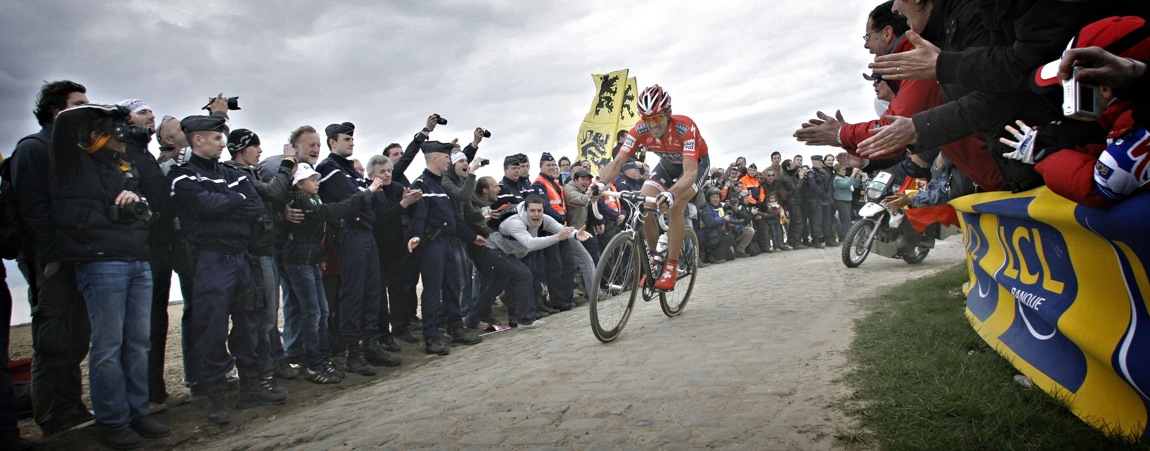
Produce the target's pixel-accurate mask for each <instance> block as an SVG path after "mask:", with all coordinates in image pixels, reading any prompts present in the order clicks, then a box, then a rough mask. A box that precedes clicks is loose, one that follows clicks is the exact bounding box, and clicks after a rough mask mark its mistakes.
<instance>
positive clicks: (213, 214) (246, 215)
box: [168, 154, 264, 251]
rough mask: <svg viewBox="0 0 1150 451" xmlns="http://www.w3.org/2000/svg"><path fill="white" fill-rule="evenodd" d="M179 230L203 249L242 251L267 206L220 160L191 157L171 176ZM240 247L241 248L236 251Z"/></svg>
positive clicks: (254, 190) (253, 188)
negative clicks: (254, 223) (253, 223)
mask: <svg viewBox="0 0 1150 451" xmlns="http://www.w3.org/2000/svg"><path fill="white" fill-rule="evenodd" d="M168 179H169V180H171V186H172V193H171V194H172V206H173V209H174V210H175V211H176V215H177V217H178V218H179V220H180V230H182V231H184V232H186V233H187V234H188V236H189V237H191V239H192V242H193V243H195V244H196V245H197V247H199V248H201V249H213V250H221V251H237V250H238V251H242V250H244V249H246V248H247V244H248V239H249V238H250V237H251V233H252V222H253V221H254V220H255V219H256V218H258V217H259V216H260V215H261V214H263V212H264V203H263V201H262V200H260V196H259V194H258V193H256V189H255V187H254V186H252V182H251V181H250V180H248V178H247V177H246V176H244V175H243V174H241V173H240V172H239V171H236V170H234V169H231V168H228V167H227V166H224V165H223V164H221V163H220V162H219V161H218V160H209V159H207V158H203V157H200V156H198V155H195V154H192V156H191V159H190V160H189V161H188V162H187V163H183V164H179V165H176V166H174V167H172V170H171V171H170V172H169V173H168ZM236 244H238V245H239V248H238V249H235V248H233V246H234V245H236Z"/></svg>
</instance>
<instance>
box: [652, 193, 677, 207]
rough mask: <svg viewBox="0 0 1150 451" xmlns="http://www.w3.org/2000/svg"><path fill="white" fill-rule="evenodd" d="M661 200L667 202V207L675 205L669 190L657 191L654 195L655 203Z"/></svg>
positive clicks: (673, 197)
mask: <svg viewBox="0 0 1150 451" xmlns="http://www.w3.org/2000/svg"><path fill="white" fill-rule="evenodd" d="M663 202H666V203H667V208H671V207H672V206H674V205H675V196H674V195H673V194H671V192H670V191H663V192H661V193H659V195H657V196H655V203H656V204H659V203H663Z"/></svg>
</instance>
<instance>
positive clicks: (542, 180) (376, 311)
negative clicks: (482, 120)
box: [0, 81, 646, 448]
mask: <svg viewBox="0 0 1150 451" xmlns="http://www.w3.org/2000/svg"><path fill="white" fill-rule="evenodd" d="M208 110H209V111H208V112H209V114H206V115H191V116H187V117H184V118H183V119H177V118H174V117H170V116H165V117H164V118H163V119H161V120H160V121H159V122H158V123H157V121H156V117H155V115H154V113H153V112H152V110H151V107H150V106H149V105H148V104H147V102H145V101H143V100H139V99H130V100H125V101H123V102H120V103H118V104H115V105H94V104H89V103H88V99H87V93H86V88H85V87H84V86H83V85H80V84H78V83H75V82H71V81H57V82H51V83H47V84H45V85H44V86H43V87H42V89H41V92H40V95H39V98H38V104H37V110H36V116H37V118H38V119H39V120H40V123H41V126H42V129H41V131H40V132H39V133H36V134H33V135H30V136H29V137H27V138H25V139H23V140H21V141H20V142H19V144H18V145H17V146H16V149H15V151H14V152H13V154H12V156H11V157H10V158H9V160H8V161H6V162H5V163H4V165H5V166H4V167H5V168H6V169H5V171H6V172H5V174H9V173H10V174H11V176H10V180H7V181H10V182H11V184H12V186H13V187H14V188H13V189H12V190H13V192H14V193H15V196H14V198H15V199H16V201H14V202H13V203H11V204H10V205H11V206H13V207H14V208H16V209H17V210H18V214H17V217H18V222H19V224H20V225H21V227H19V229H20V230H22V231H23V233H24V234H25V235H26V236H27V239H26V240H24V241H23V243H24V244H23V248H22V249H21V250H20V254H19V256H18V257H17V260H18V262H19V266H20V268H21V270H22V271H23V272H24V275H25V276H26V278H27V279H28V282H29V299H30V302H31V303H32V305H33V318H32V328H33V363H32V394H31V403H32V405H33V412H34V420H35V422H36V424H37V426H39V427H40V428H41V429H42V431H43V433H44V435H45V436H50V435H53V434H56V433H59V432H61V431H64V430H67V429H69V428H71V427H74V426H75V425H78V424H83V423H85V422H89V421H92V420H95V423H96V425H97V426H98V428H99V429H100V432H101V436H102V438H103V439H104V441H105V442H106V444H108V445H110V446H112V447H114V448H133V447H137V446H141V445H143V444H144V443H145V439H148V438H157V437H163V436H166V435H168V434H169V433H170V428H169V427H168V426H166V425H164V424H161V423H160V422H159V421H157V420H156V419H155V417H153V416H150V415H149V414H150V412H152V411H153V410H154V409H166V408H171V407H174V406H176V405H179V404H181V403H183V402H185V401H186V400H187V399H189V397H190V396H196V397H201V398H204V399H206V400H207V402H208V415H207V418H206V419H207V420H208V421H209V422H212V423H216V424H226V423H228V422H229V421H230V420H231V415H230V413H229V409H232V408H235V409H246V408H250V407H254V406H260V405H269V404H282V403H284V402H287V400H288V397H289V394H288V392H287V390H286V389H285V387H283V386H282V385H281V384H280V383H278V382H277V381H278V380H282V379H292V378H304V379H307V380H309V381H311V382H314V383H316V384H339V383H341V382H342V381H343V380H344V379H345V378H347V377H348V375H349V373H354V374H360V375H363V376H374V375H376V373H377V369H376V368H378V367H381V366H384V367H391V366H398V365H402V364H403V361H402V358H401V357H400V356H399V354H398V352H400V351H401V350H402V348H401V345H400V344H399V343H400V342H406V343H411V344H422V347H423V349H424V351H425V352H426V353H427V354H432V355H446V354H449V353H450V352H451V346H456V345H465V346H466V345H475V344H479V343H481V342H482V341H483V339H482V338H481V337H480V333H482V332H484V331H493V330H503V329H506V328H508V327H517V328H521V329H533V328H538V327H542V326H544V321H543V320H542V318H544V317H546V316H548V315H550V314H553V313H557V312H560V311H567V310H570V309H572V308H575V307H576V306H577V305H582V304H585V303H586V298H587V295H588V293H591V292H592V291H593V289H592V286H593V285H592V284H593V281H592V274H593V271H594V265H595V261H596V260H597V259H598V257H599V255H598V254H599V249H600V246H601V245H605V244H606V242H607V241H608V240H610V238H611V237H612V236H614V234H617V233H618V232H619V230H620V229H621V227H622V224H623V223H624V220H625V218H626V215H627V214H629V213H630V212H628V211H626V210H624V208H623V207H622V206H621V205H620V204H619V202H617V201H616V200H614V199H611V198H607V197H604V196H599V195H593V194H591V192H590V191H591V190H590V189H589V188H590V185H591V183H592V181H593V177H592V175H591V171H592V170H593V168H591V164H590V163H589V162H587V161H575V162H574V163H570V162H569V160H567V159H566V158H563V160H564V161H563V167H562V168H560V166H559V164H558V163H559V162H558V161H556V160H555V158H553V157H552V156H551V155H550V154H548V153H542V154H541V155H537V156H536V158H537V159H535V161H537V162H538V164H539V172H538V173H536V174H533V173H532V171H531V163H530V161H531V160H532V159H529V157H527V156H526V155H524V154H515V155H511V156H508V157H506V158H505V159H504V160H503V174H504V177H503V178H502V180H499V181H496V180H495V179H494V178H492V177H477V176H476V174H475V171H476V170H477V169H479V168H480V167H483V166H485V165H487V164H488V163H489V162H488V160H487V159H485V158H482V157H480V156H479V155H478V151H479V146H480V143H481V142H482V141H483V139H484V138H485V137H486V136H489V134H488V133H487V132H486V130H484V129H482V128H476V129H475V130H474V133H473V134H472V136H471V138H472V139H471V142H470V143H468V144H467V145H466V146H460V145H459V144H457V142H456V141H436V140H433V139H431V135H432V134H433V132H434V131H435V128H436V126H437V125H439V124H441V123H442V118H440V117H439V116H438V115H431V116H429V117H428V118H427V119H426V121H424V122H423V123H422V128H421V129H420V130H419V131H418V132H417V133H415V134H414V136H413V137H412V139H411V141H410V142H409V143H408V144H407V145H406V146H403V145H401V144H399V143H393V144H390V145H388V146H386V147H385V148H384V150H383V151H382V152H381V153H380V154H378V155H373V156H371V158H370V159H368V160H367V164H366V166H365V165H362V164H360V163H359V162H358V161H356V160H354V159H352V158H351V155H352V153H353V149H354V147H355V125H354V124H353V123H351V122H343V123H339V124H331V125H328V126H327V127H324V128H323V129H322V131H321V130H317V129H316V128H315V127H312V126H308V125H304V126H300V127H298V128H296V129H295V130H294V131H292V132H291V134H290V135H289V136H286V137H285V138H286V141H287V142H288V144H285V145H284V146H283V150H282V152H275V154H274V155H268V154H271V153H272V152H266V153H265V151H264V149H263V148H262V146H261V144H262V142H261V137H260V136H259V135H258V134H257V133H255V132H253V131H252V130H249V129H244V128H234V127H232V126H231V125H230V122H231V118H230V117H229V111H230V109H229V105H228V101H227V99H226V98H224V97H223V95H220V96H218V97H217V98H216V99H214V100H213V101H212V102H211V103H210V104H209V106H208ZM153 139H156V140H157V141H158V144H159V155H158V156H157V155H155V154H154V153H153V152H152V151H150V150H149V149H148V145H149V144H150V143H151V142H152V140H153ZM324 147H326V148H327V150H328V153H327V155H326V157H325V158H322V159H321V158H320V153H321V149H322V148H324ZM225 149H226V150H227V154H226V155H225V154H224V150H225ZM421 154H422V156H423V158H424V162H425V164H426V169H425V170H424V171H422V172H421V173H419V174H409V173H408V171H407V169H408V168H409V166H410V165H411V163H412V161H413V160H414V159H415V158H417V157H419V156H420V155H421ZM631 166H633V167H629V168H628V169H627V170H625V171H624V174H623V175H621V176H620V186H623V187H628V186H631V185H633V184H636V183H642V179H643V173H644V172H645V171H646V168H645V166H644V165H641V164H638V163H635V164H632V165H631ZM624 189H626V188H624ZM594 206H598V210H599V212H600V213H601V214H598V215H593V214H589V212H590V211H591V209H592V208H593V207H594ZM173 273H174V274H176V275H177V276H178V279H179V282H180V291H181V293H182V297H183V300H184V303H183V308H184V312H183V316H182V324H181V327H180V331H181V337H180V341H181V343H182V344H181V346H182V349H181V350H182V352H181V356H182V359H183V370H184V383H185V386H186V387H188V388H189V389H190V393H186V392H184V390H180V389H175V388H174V387H168V386H166V384H165V380H164V376H163V375H164V356H165V345H166V343H167V338H168V337H167V331H168V304H169V301H170V299H169V298H170V296H169V292H170V288H171V287H170V286H169V281H170V280H171V279H172V275H173ZM417 284H422V287H423V289H422V290H418V289H417ZM4 294H8V291H7V290H4ZM417 296H418V298H417ZM496 301H498V302H500V303H502V304H503V305H504V306H505V307H506V309H505V311H506V317H505V318H504V317H500V318H496V314H495V312H496V311H498V310H497V309H494V308H493V305H494V303H495V302H496ZM4 305H6V306H8V307H9V308H10V306H11V300H10V297H9V300H8V302H6V303H4ZM281 309H282V318H283V320H282V323H281V322H280V318H281ZM5 336H7V335H5ZM4 349H7V346H4ZM5 355H6V354H5ZM85 358H88V360H89V371H88V375H89V378H88V383H89V385H90V387H91V390H90V393H91V400H92V401H91V402H92V405H91V406H90V407H89V406H88V405H86V404H85V403H84V402H83V400H82V393H83V381H82V380H81V371H80V365H81V362H82V361H83V360H84V359H85ZM0 363H4V368H5V369H7V365H6V363H7V362H6V357H5V361H4V362H0ZM7 374H8V373H7V372H0V375H7ZM233 374H234V375H235V376H233ZM232 385H237V386H238V390H229V387H231V386H232ZM5 387H7V388H9V389H10V388H11V385H10V384H8V383H7V382H5V381H0V401H2V402H3V404H2V405H0V410H2V411H3V412H2V414H3V416H4V418H3V420H4V421H2V422H0V423H3V425H2V426H3V429H0V432H2V433H3V437H0V438H3V439H4V444H5V445H8V444H12V445H13V446H15V445H19V444H22V442H21V441H20V440H21V439H20V438H19V432H18V430H17V429H16V428H15V415H16V408H15V404H13V403H11V401H12V399H13V396H12V393H11V392H10V391H7V392H5V391H4V390H3V388H5ZM237 392H238V393H237ZM229 398H232V399H229ZM93 413H94V415H93ZM8 420H11V422H9V421H8Z"/></svg>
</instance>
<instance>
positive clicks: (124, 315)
mask: <svg viewBox="0 0 1150 451" xmlns="http://www.w3.org/2000/svg"><path fill="white" fill-rule="evenodd" d="M76 281H77V282H78V285H79V287H80V292H81V293H84V299H86V300H87V304H88V317H89V318H90V320H91V323H92V348H91V351H90V352H89V354H88V378H89V383H90V384H91V395H92V408H93V410H94V411H95V414H96V423H97V424H99V425H100V427H101V428H103V429H104V430H111V429H115V428H118V427H121V426H124V425H126V424H128V422H130V421H131V420H134V419H137V418H141V417H144V416H147V415H148V413H149V408H148V349H149V348H150V347H151V339H150V337H149V333H150V331H151V324H152V319H151V318H152V269H151V266H150V265H149V264H148V261H147V260H137V261H101V262H87V263H77V264H76Z"/></svg>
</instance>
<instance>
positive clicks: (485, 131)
mask: <svg viewBox="0 0 1150 451" xmlns="http://www.w3.org/2000/svg"><path fill="white" fill-rule="evenodd" d="M443 123H444V124H446V123H447V121H443ZM483 137H484V138H490V137H491V130H488V129H486V128H485V129H483Z"/></svg>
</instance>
